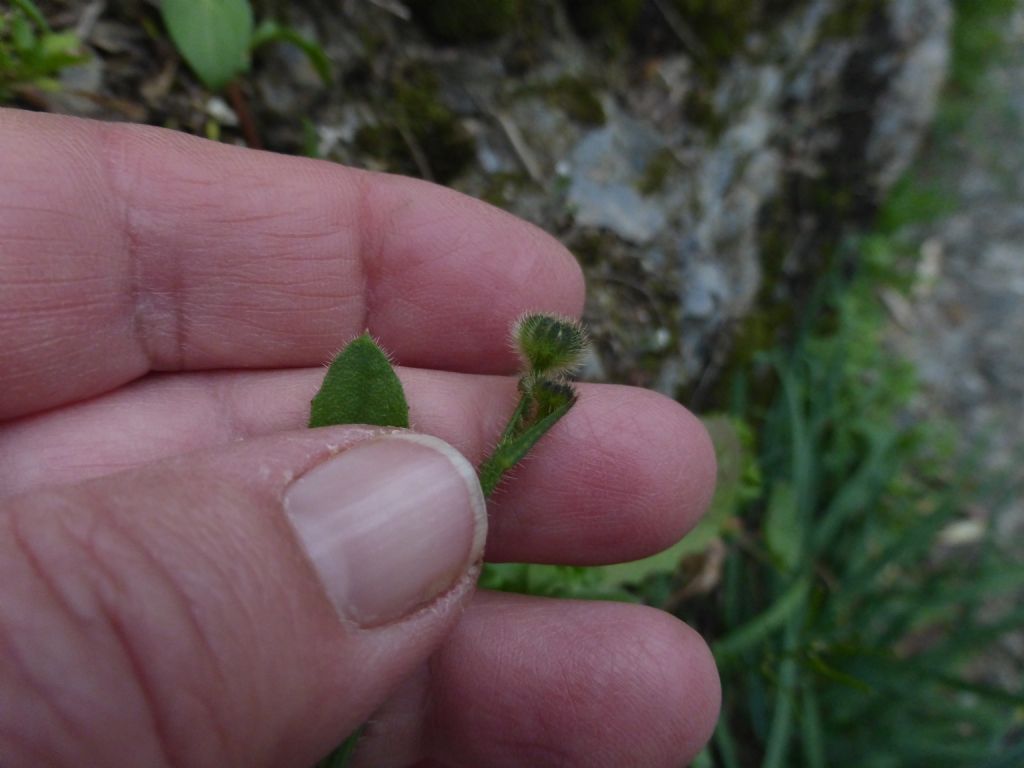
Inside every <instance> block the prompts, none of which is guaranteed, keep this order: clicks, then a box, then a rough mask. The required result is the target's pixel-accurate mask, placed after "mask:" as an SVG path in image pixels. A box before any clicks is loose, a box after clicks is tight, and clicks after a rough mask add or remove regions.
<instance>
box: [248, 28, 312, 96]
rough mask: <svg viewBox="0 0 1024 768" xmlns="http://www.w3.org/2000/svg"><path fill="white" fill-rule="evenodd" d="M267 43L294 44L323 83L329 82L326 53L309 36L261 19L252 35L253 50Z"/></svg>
mask: <svg viewBox="0 0 1024 768" xmlns="http://www.w3.org/2000/svg"><path fill="white" fill-rule="evenodd" d="M268 43H289V44H291V45H294V46H295V47H296V48H298V49H299V50H300V51H302V53H303V54H305V56H306V58H307V59H308V60H309V63H310V65H311V66H312V67H313V69H315V70H316V73H317V74H318V75H319V76H320V79H321V80H322V81H323V83H324V85H329V84H330V82H331V60H330V59H329V58H327V53H326V52H325V51H324V49H323V48H321V47H320V46H319V45H317V44H316V43H315V42H313V41H312V40H310V39H309V38H306V37H303V36H302V35H300V34H299V33H298V32H297V31H295V30H294V29H292V28H291V27H285V26H282V25H281V24H278V23H277V22H276V21H269V20H267V21H262V22H260V25H259V26H258V27H256V31H255V32H254V33H253V36H252V48H253V50H255V49H257V48H259V47H261V46H264V45H267V44H268Z"/></svg>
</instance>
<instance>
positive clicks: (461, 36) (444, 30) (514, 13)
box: [406, 0, 522, 43]
mask: <svg viewBox="0 0 1024 768" xmlns="http://www.w3.org/2000/svg"><path fill="white" fill-rule="evenodd" d="M406 5H408V6H409V10H410V11H411V12H412V16H413V19H414V20H415V21H416V23H417V24H419V26H420V27H421V28H422V29H423V31H425V32H426V33H427V34H428V35H430V36H431V37H432V38H434V39H435V40H438V41H439V42H442V43H482V42H487V41H490V40H495V39H497V38H499V37H501V36H502V35H504V34H506V33H507V32H509V31H511V30H512V29H514V28H515V26H516V24H517V22H518V21H519V16H520V14H521V12H522V8H521V6H520V0H409V1H408V2H407V3H406Z"/></svg>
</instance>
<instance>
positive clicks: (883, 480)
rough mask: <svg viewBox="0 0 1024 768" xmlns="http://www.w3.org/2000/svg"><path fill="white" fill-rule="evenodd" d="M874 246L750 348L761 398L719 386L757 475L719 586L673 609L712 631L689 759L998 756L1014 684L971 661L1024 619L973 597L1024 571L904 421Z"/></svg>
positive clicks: (937, 760) (967, 481)
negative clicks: (781, 339) (707, 734)
mask: <svg viewBox="0 0 1024 768" xmlns="http://www.w3.org/2000/svg"><path fill="white" fill-rule="evenodd" d="M887 255H888V253H887V252H886V251H884V250H883V249H879V248H877V247H876V249H875V251H874V253H873V254H872V258H873V261H872V263H869V264H868V265H867V266H865V267H862V268H861V269H860V271H859V272H858V273H857V274H856V275H855V276H854V277H853V278H852V279H851V278H846V277H843V276H842V272H843V271H844V270H842V269H840V268H839V267H837V268H836V269H835V270H833V271H832V272H831V273H829V276H828V279H827V281H826V285H825V287H824V288H823V289H822V291H821V293H820V294H819V298H818V299H817V301H816V303H815V305H814V309H815V310H816V312H815V315H816V318H817V319H816V320H815V321H814V322H812V323H810V324H809V325H808V327H807V328H806V329H805V331H804V332H803V333H802V334H801V335H800V337H799V338H798V340H797V341H796V343H795V344H794V345H793V347H792V348H791V349H790V350H788V351H784V350H776V351H774V352H771V353H769V354H767V355H766V356H765V357H764V358H762V360H761V362H762V363H763V364H767V365H769V366H770V369H771V371H772V375H773V377H774V379H775V384H776V388H775V395H774V397H772V398H771V399H770V400H769V401H768V402H767V403H766V404H764V405H754V404H748V403H746V402H745V398H744V397H743V391H744V387H743V386H742V382H740V383H739V384H738V386H737V388H736V391H737V396H736V398H735V404H734V407H735V410H736V412H737V414H738V415H740V416H741V417H742V418H744V419H745V420H746V421H747V422H748V423H751V424H753V425H755V427H756V431H757V433H758V443H759V446H760V450H759V455H758V464H759V467H760V472H761V475H762V477H763V478H764V486H763V490H762V493H761V494H760V495H759V497H758V498H756V499H753V500H752V501H751V502H749V503H748V504H747V505H745V507H744V509H743V510H742V514H741V519H742V521H743V531H744V534H743V536H742V537H738V538H737V539H735V540H734V541H732V542H731V543H730V548H729V554H728V556H727V557H726V560H725V565H724V568H723V581H722V585H721V588H720V589H719V590H718V591H717V592H716V593H715V594H713V595H712V596H711V597H710V598H708V599H707V600H704V601H702V602H700V603H696V604H694V605H693V606H691V607H689V608H687V610H686V611H685V612H684V615H685V616H687V617H688V618H690V619H691V620H692V621H694V622H695V623H697V624H698V625H699V626H702V627H703V628H704V629H705V631H706V632H708V633H709V634H710V635H711V636H712V637H714V638H715V640H714V643H713V649H714V651H715V655H716V658H717V660H718V662H719V664H720V667H721V670H722V675H723V689H724V690H725V692H726V693H725V703H724V710H723V717H722V720H721V724H720V728H719V730H718V732H717V734H716V738H715V743H714V747H713V749H712V750H710V751H709V752H708V753H707V754H706V755H705V760H706V763H705V764H707V765H716V766H735V765H751V764H760V765H764V766H769V768H773V767H777V766H851V768H852V766H868V767H870V766H879V768H882V767H883V766H890V765H891V766H904V765H929V766H964V765H983V764H985V761H986V760H994V759H997V758H998V757H999V756H1000V755H1002V754H1003V753H1004V751H1005V750H1006V749H1010V748H1016V747H1014V746H1013V743H1012V736H1011V734H1012V729H1013V727H1014V713H1013V711H1012V710H1011V709H1009V708H1008V707H1007V706H1006V704H1007V702H1008V701H1011V700H1014V699H1015V697H1019V696H1020V693H1021V692H1020V690H1019V685H1020V681H995V680H990V679H987V678H986V677H985V676H984V675H978V674H976V672H975V670H974V668H972V664H974V663H977V662H978V661H979V660H980V659H987V658H990V657H992V656H998V654H999V653H1000V651H999V645H998V641H999V639H1000V638H1003V637H1005V636H1007V635H1008V633H1009V632H1010V631H1011V630H1012V629H1013V628H1014V627H1018V626H1021V622H1024V613H1022V612H1021V610H1020V609H1014V608H1012V607H1009V608H1007V609H1005V610H995V611H994V612H993V611H992V610H991V609H992V605H991V604H987V600H986V598H992V597H994V596H996V595H999V594H1012V592H1013V591H1014V590H1017V589H1020V588H1021V587H1024V563H1021V562H1019V561H1018V560H1016V559H1015V558H1014V556H1013V555H1012V554H1011V553H1010V552H1008V551H1006V550H1005V549H1004V548H1003V547H1001V546H1000V545H999V542H998V541H997V540H996V530H997V527H998V507H997V505H995V504H994V499H993V495H994V494H995V492H996V491H997V490H998V488H997V485H996V484H995V483H994V482H993V483H991V484H987V483H986V482H984V481H983V480H982V479H981V477H982V475H981V474H980V473H977V472H973V473H972V472H969V471H964V470H963V469H962V468H958V467H959V466H960V464H959V463H960V462H961V461H963V459H964V457H963V455H962V454H960V453H959V452H957V451H956V450H954V444H953V443H952V442H951V441H950V440H949V439H948V437H949V435H948V433H946V432H944V431H943V429H942V428H941V427H939V426H937V425H935V424H930V423H920V422H914V421H913V420H912V419H911V417H910V411H909V408H908V406H909V400H910V398H911V396H912V394H913V392H914V391H915V387H916V383H915V379H914V375H913V371H912V370H910V368H909V367H908V366H907V365H905V364H903V363H901V362H899V361H894V360H892V359H891V358H890V357H888V355H887V354H886V351H885V350H884V347H883V345H882V343H881V333H882V328H883V325H884V319H885V316H884V313H883V311H882V309H881V307H880V305H879V303H878V301H877V299H876V296H875V287H876V286H877V284H878V283H879V281H880V277H881V275H883V274H887V273H888V272H889V270H891V264H888V263H886V262H885V257H886V256H887ZM979 502H982V503H984V502H990V503H992V504H993V506H990V507H989V510H990V516H989V518H988V519H986V520H985V521H984V523H983V525H982V526H981V529H980V530H981V533H980V534H979V535H978V538H977V540H976V541H974V542H973V543H972V544H971V545H970V546H967V547H964V548H960V549H956V550H952V549H950V548H949V546H948V545H946V544H945V541H946V538H947V536H946V534H947V532H948V531H950V530H953V527H954V526H955V525H956V524H959V523H962V522H963V520H964V510H965V509H968V508H969V507H971V506H972V505H976V504H977V503H979ZM954 733H955V734H957V739H956V743H955V744H951V743H950V740H949V734H954ZM943 734H945V735H943Z"/></svg>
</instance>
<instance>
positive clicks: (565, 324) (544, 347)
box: [512, 314, 589, 377]
mask: <svg viewBox="0 0 1024 768" xmlns="http://www.w3.org/2000/svg"><path fill="white" fill-rule="evenodd" d="M512 340H513V343H514V344H515V346H516V350H517V351H518V352H519V355H520V356H521V357H522V359H523V362H524V363H526V365H527V367H528V368H529V369H530V373H532V374H534V375H538V376H545V377H550V376H562V375H565V374H568V373H570V372H572V371H573V370H575V369H576V368H577V367H579V365H580V363H581V362H582V360H583V355H584V354H585V353H586V351H587V345H588V343H589V342H588V341H587V334H586V331H584V330H583V326H582V325H580V324H579V323H578V322H576V321H575V320H570V319H569V318H564V317H553V316H552V315H540V314H528V315H524V316H523V317H521V318H520V319H519V320H518V321H516V324H515V325H514V326H513V327H512Z"/></svg>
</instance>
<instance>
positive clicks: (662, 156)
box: [636, 147, 675, 195]
mask: <svg viewBox="0 0 1024 768" xmlns="http://www.w3.org/2000/svg"><path fill="white" fill-rule="evenodd" d="M674 164H675V156H674V155H673V154H672V150H670V149H668V148H667V147H666V148H664V149H660V150H658V151H657V152H655V153H654V155H652V156H651V159H650V160H648V161H647V165H646V167H645V168H644V175H643V176H642V177H641V179H640V181H639V182H638V183H637V185H636V188H637V191H638V192H639V193H640V194H641V195H654V194H657V193H658V192H661V191H662V190H663V189H664V188H665V182H666V181H667V180H668V176H669V173H670V172H671V171H672V166H673V165H674Z"/></svg>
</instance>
